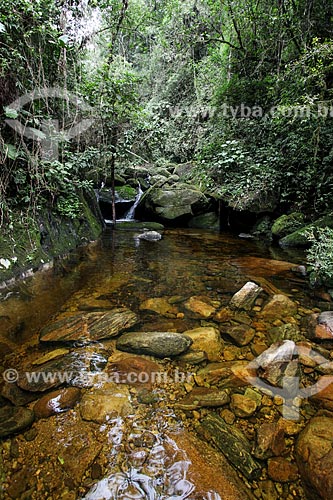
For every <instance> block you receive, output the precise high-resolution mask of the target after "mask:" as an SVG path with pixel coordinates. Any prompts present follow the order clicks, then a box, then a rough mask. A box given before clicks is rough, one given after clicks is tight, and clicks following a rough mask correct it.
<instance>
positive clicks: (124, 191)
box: [115, 182, 137, 201]
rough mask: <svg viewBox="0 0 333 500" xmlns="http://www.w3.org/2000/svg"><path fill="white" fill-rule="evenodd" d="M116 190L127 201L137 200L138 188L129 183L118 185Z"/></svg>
mask: <svg viewBox="0 0 333 500" xmlns="http://www.w3.org/2000/svg"><path fill="white" fill-rule="evenodd" d="M136 184H137V182H136ZM115 191H116V193H117V194H118V196H120V197H121V198H122V199H123V200H126V201H132V200H135V198H136V195H137V190H136V189H135V188H134V187H132V186H128V185H125V186H116V188H115Z"/></svg>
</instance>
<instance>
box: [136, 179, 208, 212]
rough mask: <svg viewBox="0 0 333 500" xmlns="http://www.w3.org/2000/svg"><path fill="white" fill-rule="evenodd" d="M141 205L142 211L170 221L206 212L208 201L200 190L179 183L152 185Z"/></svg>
mask: <svg viewBox="0 0 333 500" xmlns="http://www.w3.org/2000/svg"><path fill="white" fill-rule="evenodd" d="M140 207H141V211H144V212H145V213H147V214H149V215H151V216H153V217H154V218H160V219H162V220H166V221H170V220H174V219H178V218H179V217H184V216H185V217H188V218H189V217H191V216H193V215H196V214H197V213H199V212H204V211H205V208H207V207H208V201H207V198H206V197H205V195H204V194H203V193H202V192H201V191H200V190H198V189H196V188H194V187H193V186H191V185H188V184H181V183H178V184H174V185H173V186H165V187H156V186H152V187H151V188H150V189H149V190H148V191H147V192H146V193H145V195H144V196H143V197H142V199H141V203H140Z"/></svg>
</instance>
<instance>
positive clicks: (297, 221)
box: [272, 212, 305, 238]
mask: <svg viewBox="0 0 333 500" xmlns="http://www.w3.org/2000/svg"><path fill="white" fill-rule="evenodd" d="M304 226H305V224H304V215H303V214H302V213H301V212H293V213H291V214H284V215H281V217H279V218H278V219H276V220H275V221H274V224H273V226H272V234H273V236H276V237H277V238H283V237H284V236H287V235H288V234H291V233H294V232H295V231H298V230H299V229H301V228H302V227H304Z"/></svg>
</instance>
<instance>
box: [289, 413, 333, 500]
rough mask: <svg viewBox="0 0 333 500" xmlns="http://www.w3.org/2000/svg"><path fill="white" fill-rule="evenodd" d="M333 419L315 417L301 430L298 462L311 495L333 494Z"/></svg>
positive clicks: (297, 453)
mask: <svg viewBox="0 0 333 500" xmlns="http://www.w3.org/2000/svg"><path fill="white" fill-rule="evenodd" d="M332 423H333V420H332V418H330V417H325V416H322V417H315V418H313V419H312V420H310V422H309V423H308V424H307V426H306V427H305V429H304V430H303V431H302V432H301V434H300V436H299V438H298V441H297V446H296V459H297V464H298V467H299V470H300V473H301V476H302V480H303V481H304V483H305V485H306V487H307V488H308V490H309V493H310V495H311V496H315V497H319V498H323V499H325V500H329V499H330V498H332V496H333V477H332V466H333V449H332V440H333V425H332Z"/></svg>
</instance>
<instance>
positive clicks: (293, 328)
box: [267, 323, 304, 342]
mask: <svg viewBox="0 0 333 500" xmlns="http://www.w3.org/2000/svg"><path fill="white" fill-rule="evenodd" d="M267 337H268V340H269V341H270V342H279V341H281V340H293V341H294V342H299V341H301V340H303V339H304V337H303V335H302V334H301V333H300V330H299V327H298V325H297V324H294V323H285V324H283V325H281V326H276V327H274V328H271V329H269V330H268V336H267Z"/></svg>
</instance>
